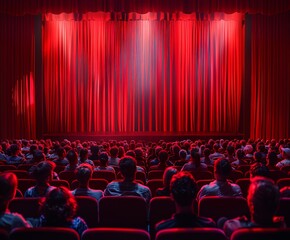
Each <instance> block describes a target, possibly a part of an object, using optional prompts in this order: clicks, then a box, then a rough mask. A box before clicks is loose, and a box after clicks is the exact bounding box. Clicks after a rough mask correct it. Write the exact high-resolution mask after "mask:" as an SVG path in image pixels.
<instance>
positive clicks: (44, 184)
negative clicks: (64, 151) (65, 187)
mask: <svg viewBox="0 0 290 240" xmlns="http://www.w3.org/2000/svg"><path fill="white" fill-rule="evenodd" d="M54 168H55V163H54V162H52V161H44V162H40V163H38V164H37V165H34V166H32V167H31V168H30V169H29V173H30V174H31V176H32V177H33V178H34V179H36V185H35V186H33V187H30V188H28V189H27V190H26V191H25V193H24V197H44V196H45V195H46V194H47V193H48V192H50V191H51V190H52V189H54V188H55V187H54V186H50V184H49V182H50V181H51V180H52V178H53V172H54V171H53V170H54Z"/></svg>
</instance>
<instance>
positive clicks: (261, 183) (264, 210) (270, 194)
mask: <svg viewBox="0 0 290 240" xmlns="http://www.w3.org/2000/svg"><path fill="white" fill-rule="evenodd" d="M279 200H280V192H279V188H278V187H277V186H276V185H275V184H274V182H273V181H272V180H271V179H268V178H264V177H255V178H253V179H252V180H251V184H250V186H249V190H248V197H247V201H248V205H249V209H250V211H251V215H252V217H253V219H254V221H255V222H256V223H257V224H269V223H272V219H273V216H274V214H275V213H276V210H277V208H278V205H279Z"/></svg>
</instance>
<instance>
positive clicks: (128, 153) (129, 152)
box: [125, 150, 146, 173]
mask: <svg viewBox="0 0 290 240" xmlns="http://www.w3.org/2000/svg"><path fill="white" fill-rule="evenodd" d="M125 156H131V157H132V158H134V159H136V153H135V151H133V150H128V151H127V152H126V153H125ZM136 161H137V160H136ZM136 167H137V172H144V173H146V171H145V166H142V167H141V166H138V162H137V166H136Z"/></svg>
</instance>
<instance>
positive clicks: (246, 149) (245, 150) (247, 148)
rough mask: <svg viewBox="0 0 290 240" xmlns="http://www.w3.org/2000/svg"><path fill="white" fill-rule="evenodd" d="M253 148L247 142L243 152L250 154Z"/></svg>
mask: <svg viewBox="0 0 290 240" xmlns="http://www.w3.org/2000/svg"><path fill="white" fill-rule="evenodd" d="M253 150H254V148H253V146H252V145H250V144H247V145H246V146H245V147H244V152H245V154H252V152H253Z"/></svg>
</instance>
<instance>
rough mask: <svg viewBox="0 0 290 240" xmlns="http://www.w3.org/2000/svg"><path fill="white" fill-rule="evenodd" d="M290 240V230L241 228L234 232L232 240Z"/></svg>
mask: <svg viewBox="0 0 290 240" xmlns="http://www.w3.org/2000/svg"><path fill="white" fill-rule="evenodd" d="M260 239H261V240H289V239H290V228H286V229H285V228H284V229H283V228H241V229H238V230H236V231H234V232H233V234H232V236H231V240H260Z"/></svg>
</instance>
